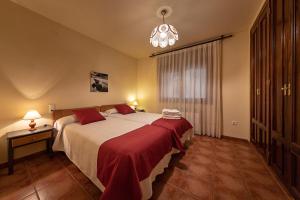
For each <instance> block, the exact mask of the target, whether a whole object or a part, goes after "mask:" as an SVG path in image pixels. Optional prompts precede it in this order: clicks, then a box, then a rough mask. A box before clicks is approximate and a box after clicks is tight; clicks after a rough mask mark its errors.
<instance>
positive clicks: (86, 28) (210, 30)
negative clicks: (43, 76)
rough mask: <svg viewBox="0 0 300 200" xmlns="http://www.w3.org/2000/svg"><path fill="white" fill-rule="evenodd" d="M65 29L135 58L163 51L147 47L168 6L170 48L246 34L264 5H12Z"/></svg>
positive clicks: (89, 0)
mask: <svg viewBox="0 0 300 200" xmlns="http://www.w3.org/2000/svg"><path fill="white" fill-rule="evenodd" d="M12 1H13V2H15V3H17V4H19V5H21V6H23V7H26V8H28V9H30V10H32V11H34V12H37V13H39V14H41V15H43V16H45V17H47V18H49V19H51V20H53V21H55V22H58V23H60V24H62V25H64V26H66V27H68V28H70V29H73V30H75V31H77V32H80V33H82V34H84V35H86V36H88V37H90V38H93V39H95V40H97V41H99V42H101V43H103V44H105V45H107V46H110V47H112V48H114V49H116V50H119V51H121V52H123V53H124V54H126V55H129V56H132V57H134V58H143V57H147V56H149V55H150V54H151V53H153V52H156V51H160V50H162V49H159V48H154V47H152V46H151V45H150V43H149V36H150V33H151V31H152V29H153V28H154V27H155V26H157V25H159V24H161V22H162V20H161V19H160V18H159V17H157V15H156V12H157V10H158V9H159V8H160V7H161V6H169V7H171V8H172V10H173V12H172V14H171V16H170V17H168V18H166V23H169V24H172V25H174V26H175V27H176V29H177V30H178V32H179V41H178V42H177V43H176V45H175V46H180V45H184V44H187V43H191V42H195V41H199V40H203V39H207V38H210V37H213V36H218V35H221V34H227V33H235V32H239V31H243V30H246V29H247V28H249V26H250V24H251V22H252V20H253V18H254V17H255V14H256V13H257V11H258V9H259V7H260V5H261V4H262V1H263V0H12Z"/></svg>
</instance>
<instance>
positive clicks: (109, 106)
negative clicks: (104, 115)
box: [100, 104, 117, 112]
mask: <svg viewBox="0 0 300 200" xmlns="http://www.w3.org/2000/svg"><path fill="white" fill-rule="evenodd" d="M115 105H117V104H111V105H102V106H100V111H101V112H105V111H107V110H109V109H112V108H114V107H115Z"/></svg>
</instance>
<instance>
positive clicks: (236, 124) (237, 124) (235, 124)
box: [231, 121, 240, 126]
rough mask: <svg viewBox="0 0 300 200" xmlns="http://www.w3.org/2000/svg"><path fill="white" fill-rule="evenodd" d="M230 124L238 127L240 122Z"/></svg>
mask: <svg viewBox="0 0 300 200" xmlns="http://www.w3.org/2000/svg"><path fill="white" fill-rule="evenodd" d="M231 124H232V126H239V125H240V122H239V121H232V122H231Z"/></svg>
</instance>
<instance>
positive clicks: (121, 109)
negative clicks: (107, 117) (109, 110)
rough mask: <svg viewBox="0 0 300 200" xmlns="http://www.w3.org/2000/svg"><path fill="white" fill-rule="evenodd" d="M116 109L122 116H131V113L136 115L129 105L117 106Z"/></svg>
mask: <svg viewBox="0 0 300 200" xmlns="http://www.w3.org/2000/svg"><path fill="white" fill-rule="evenodd" d="M115 108H116V109H117V111H118V112H119V113H121V114H122V115H126V114H130V113H135V111H134V110H133V109H132V108H131V107H130V106H128V105H127V104H119V105H115Z"/></svg>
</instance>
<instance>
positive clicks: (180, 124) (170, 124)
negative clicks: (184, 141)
mask: <svg viewBox="0 0 300 200" xmlns="http://www.w3.org/2000/svg"><path fill="white" fill-rule="evenodd" d="M152 125H154V126H159V127H163V128H167V129H169V130H172V131H174V132H175V133H176V134H177V135H178V136H179V137H180V138H181V137H182V135H183V134H184V133H185V132H186V131H187V130H189V129H191V128H193V126H192V125H191V123H190V122H189V121H188V120H186V119H185V118H183V117H181V119H163V118H160V119H158V120H156V121H154V122H152Z"/></svg>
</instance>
